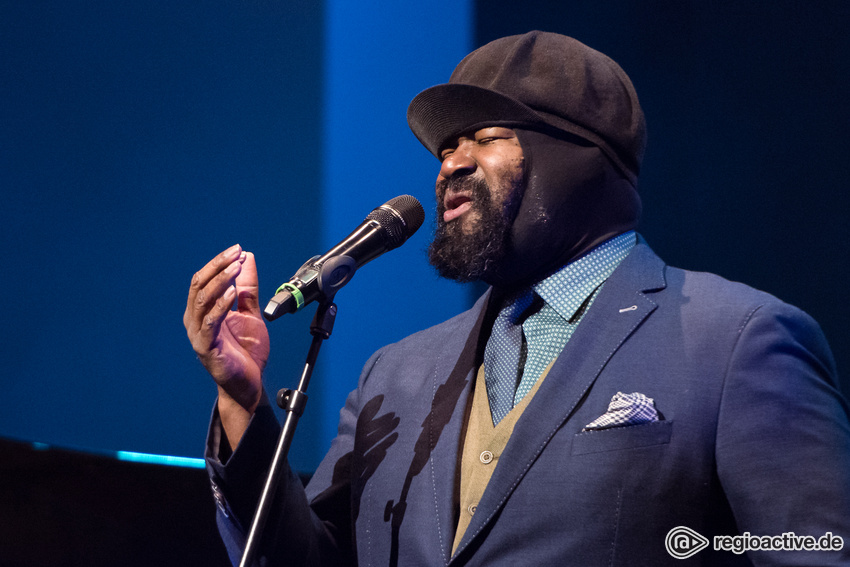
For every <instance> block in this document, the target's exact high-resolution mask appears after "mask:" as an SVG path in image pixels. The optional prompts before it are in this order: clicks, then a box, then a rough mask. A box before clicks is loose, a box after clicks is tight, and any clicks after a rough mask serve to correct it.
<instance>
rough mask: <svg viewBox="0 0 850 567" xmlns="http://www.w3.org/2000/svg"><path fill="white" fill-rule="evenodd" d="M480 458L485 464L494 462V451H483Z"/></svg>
mask: <svg viewBox="0 0 850 567" xmlns="http://www.w3.org/2000/svg"><path fill="white" fill-rule="evenodd" d="M478 458H479V459H480V460H481V462H482V463H484V464H485V465H489V464H490V463H492V462H493V453H491V452H490V451H484V452H483V453H481V455H480V456H479V457H478Z"/></svg>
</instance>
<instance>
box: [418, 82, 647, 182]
mask: <svg viewBox="0 0 850 567" xmlns="http://www.w3.org/2000/svg"><path fill="white" fill-rule="evenodd" d="M407 123H408V125H409V126H410V129H411V130H413V133H414V134H415V135H416V137H417V138H418V139H419V141H420V142H422V145H424V146H425V147H426V148H427V149H428V151H429V152H431V153H432V154H434V155H435V156H436V157H437V158H438V159H439V157H440V152H441V151H442V150H443V148H444V147H445V145H446V144H447V143H448V142H449V141H450V140H451V139H452V138H454V137H457V136H459V135H461V134H463V133H464V132H470V131H474V130H478V129H480V128H487V127H491V126H504V127H506V128H528V129H531V130H538V131H541V132H543V133H548V134H552V135H556V136H557V135H559V134H560V135H563V134H564V133H566V134H568V135H573V136H578V137H579V138H582V139H584V140H587V141H588V142H590V143H592V144H594V145H596V146H597V147H599V148H600V149H601V150H602V151H603V152H604V153H605V154H606V155H607V156H608V157H609V158H610V159H611V160H612V161H613V162H614V165H616V166H617V168H618V169H620V170H621V171H622V172H623V173H624V174H625V175H626V177H627V178H628V179H629V180H630V181H631V182H632V183H633V184H634V183H636V181H637V175H636V174H635V173H634V172H633V171H632V170H631V168H629V167H628V166H627V165H626V164H625V163H624V162H623V160H622V159H621V158H620V156H619V155H618V154H617V152H616V151H614V149H613V148H612V147H611V146H610V145H609V144H608V143H607V142H606V141H605V140H604V139H603V138H602V137H601V136H599V135H598V134H597V133H595V132H593V131H591V130H588V129H587V128H584V127H583V126H580V125H578V124H576V123H574V122H571V121H569V120H565V119H564V118H562V117H560V116H556V115H554V114H551V113H548V112H544V111H540V110H535V109H533V108H531V107H530V106H528V105H526V104H523V103H521V102H520V101H518V100H516V99H513V98H511V97H509V96H505V95H503V94H501V93H498V92H496V91H491V90H489V89H485V88H482V87H477V86H475V85H464V84H460V83H445V84H442V85H437V86H434V87H431V88H428V89H425V90H424V91H422V92H421V93H419V94H418V95H416V97H414V99H413V100H412V101H411V103H410V106H409V107H408V108H407Z"/></svg>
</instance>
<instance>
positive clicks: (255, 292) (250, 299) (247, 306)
mask: <svg viewBox="0 0 850 567" xmlns="http://www.w3.org/2000/svg"><path fill="white" fill-rule="evenodd" d="M234 283H235V284H236V294H237V296H238V297H239V303H238V305H239V307H238V309H239V311H241V312H243V313H244V312H248V313H251V314H253V315H260V299H259V292H260V284H259V280H258V278H257V262H256V260H254V254H253V253H252V252H246V253H245V261H244V262H243V263H242V270H241V271H240V272H239V275H238V276H236V280H235V282H234Z"/></svg>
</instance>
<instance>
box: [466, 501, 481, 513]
mask: <svg viewBox="0 0 850 567" xmlns="http://www.w3.org/2000/svg"><path fill="white" fill-rule="evenodd" d="M477 509H478V506H476V505H475V504H470V505H469V506H467V507H466V511H467V512H469V515H470V516H474V515H475V511H476V510H477Z"/></svg>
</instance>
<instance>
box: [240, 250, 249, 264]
mask: <svg viewBox="0 0 850 567" xmlns="http://www.w3.org/2000/svg"><path fill="white" fill-rule="evenodd" d="M247 257H248V253H247V252H245V251H244V250H243V251H242V253H241V254H240V255H239V263H240V264H241V263H242V262H244V261H245V258H247Z"/></svg>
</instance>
